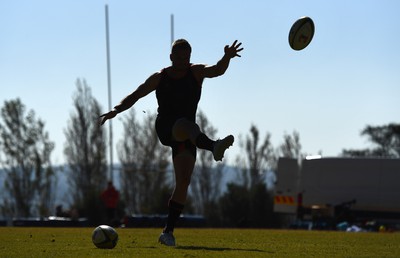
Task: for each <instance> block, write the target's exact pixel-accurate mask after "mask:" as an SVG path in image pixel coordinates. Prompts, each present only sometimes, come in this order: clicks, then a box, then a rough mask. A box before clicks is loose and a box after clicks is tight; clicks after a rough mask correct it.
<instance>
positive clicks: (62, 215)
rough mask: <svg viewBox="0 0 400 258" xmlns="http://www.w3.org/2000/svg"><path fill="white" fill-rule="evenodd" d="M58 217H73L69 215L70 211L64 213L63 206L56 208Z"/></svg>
mask: <svg viewBox="0 0 400 258" xmlns="http://www.w3.org/2000/svg"><path fill="white" fill-rule="evenodd" d="M56 217H63V218H67V217H71V214H69V212H68V211H64V209H63V206H62V205H61V204H60V205H57V207H56Z"/></svg>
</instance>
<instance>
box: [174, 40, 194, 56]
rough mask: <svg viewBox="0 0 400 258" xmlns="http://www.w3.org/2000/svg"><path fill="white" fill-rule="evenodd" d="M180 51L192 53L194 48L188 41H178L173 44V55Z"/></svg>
mask: <svg viewBox="0 0 400 258" xmlns="http://www.w3.org/2000/svg"><path fill="white" fill-rule="evenodd" d="M178 50H189V52H192V47H191V46H190V44H189V42H188V41H187V40H186V39H177V40H175V41H174V43H172V48H171V54H173V53H175V52H176V51H178Z"/></svg>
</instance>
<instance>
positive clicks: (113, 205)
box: [101, 181, 119, 224]
mask: <svg viewBox="0 0 400 258" xmlns="http://www.w3.org/2000/svg"><path fill="white" fill-rule="evenodd" d="M101 199H102V200H103V202H104V205H105V206H106V212H107V221H108V223H110V224H112V223H113V222H114V220H115V218H116V214H117V206H118V201H119V192H118V191H117V189H115V187H114V185H113V183H112V182H111V181H109V182H108V184H107V189H105V190H104V191H103V193H102V194H101Z"/></svg>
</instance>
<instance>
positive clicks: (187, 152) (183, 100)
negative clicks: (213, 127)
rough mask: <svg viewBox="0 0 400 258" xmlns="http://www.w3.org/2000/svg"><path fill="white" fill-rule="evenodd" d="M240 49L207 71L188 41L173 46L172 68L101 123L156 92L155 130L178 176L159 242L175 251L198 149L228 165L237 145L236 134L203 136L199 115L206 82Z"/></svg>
mask: <svg viewBox="0 0 400 258" xmlns="http://www.w3.org/2000/svg"><path fill="white" fill-rule="evenodd" d="M240 46H241V43H238V42H237V41H235V42H233V44H232V45H231V46H228V45H227V46H225V48H224V52H225V54H224V56H223V57H222V58H221V60H219V61H218V62H217V64H215V65H211V66H206V65H203V64H192V63H190V55H191V52H192V48H191V46H190V44H189V42H187V41H186V40H184V39H178V40H176V41H175V42H174V43H173V44H172V49H171V54H170V60H171V61H172V65H171V66H169V67H166V68H164V69H162V70H161V71H160V72H156V73H154V74H153V75H151V76H150V77H149V78H147V79H146V81H145V82H144V83H142V84H141V85H140V86H139V87H138V88H137V89H136V90H135V91H133V92H132V93H131V94H129V95H128V96H127V97H125V98H124V99H123V100H122V101H121V102H120V103H119V104H118V105H116V106H115V107H114V109H113V110H111V111H109V112H108V113H105V114H103V115H101V118H102V120H101V124H104V123H105V122H106V121H107V120H108V119H112V118H113V117H115V116H116V115H117V114H118V113H121V112H123V111H125V110H127V109H129V108H130V107H132V106H133V105H134V104H135V103H136V101H138V100H139V99H140V98H142V97H144V96H146V95H148V94H149V93H150V92H153V91H155V92H156V97H157V101H158V115H157V119H156V122H155V129H156V132H157V135H158V138H159V140H160V142H161V143H162V144H163V145H166V146H169V147H171V149H172V161H173V165H174V172H175V189H174V192H173V193H172V196H171V199H170V200H169V203H168V207H169V213H168V218H167V223H166V226H165V228H164V230H163V232H162V233H161V235H160V237H159V242H160V243H162V244H164V245H168V246H175V237H174V236H173V231H174V227H175V222H176V221H177V220H178V218H179V216H180V214H181V212H182V210H183V207H184V204H185V201H186V196H187V190H188V187H189V183H190V179H191V176H192V173H193V169H194V165H195V161H196V149H197V148H200V149H204V150H208V151H210V152H212V153H213V155H214V160H216V161H219V160H222V158H223V156H224V153H225V150H226V149H227V148H229V146H231V145H232V144H233V141H234V137H233V136H232V135H229V136H227V137H225V138H224V139H222V140H217V141H214V140H211V139H209V138H208V136H207V135H205V134H204V133H203V132H201V131H200V128H199V126H198V125H197V124H196V111H197V104H198V102H199V100H200V95H201V89H202V84H203V81H204V79H205V78H213V77H217V76H220V75H223V74H224V73H225V71H226V70H227V68H228V66H229V63H230V60H231V59H232V58H234V57H240V55H239V54H238V53H239V52H240V51H242V50H243V48H240ZM226 94H229V93H228V92H227V93H226ZM225 100H226V95H224V96H221V101H225Z"/></svg>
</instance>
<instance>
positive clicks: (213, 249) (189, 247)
mask: <svg viewBox="0 0 400 258" xmlns="http://www.w3.org/2000/svg"><path fill="white" fill-rule="evenodd" d="M175 249H182V250H207V251H246V252H257V253H273V252H271V251H265V250H260V249H244V248H229V247H207V246H177V247H175Z"/></svg>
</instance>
